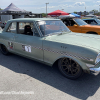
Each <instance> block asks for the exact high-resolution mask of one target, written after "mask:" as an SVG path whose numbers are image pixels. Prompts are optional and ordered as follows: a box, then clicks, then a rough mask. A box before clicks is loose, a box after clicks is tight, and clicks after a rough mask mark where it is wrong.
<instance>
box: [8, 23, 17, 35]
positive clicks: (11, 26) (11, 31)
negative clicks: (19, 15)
mask: <svg viewBox="0 0 100 100" xmlns="http://www.w3.org/2000/svg"><path fill="white" fill-rule="evenodd" d="M6 32H10V33H16V22H12V23H11V24H10V25H9V27H8V29H7V31H6Z"/></svg>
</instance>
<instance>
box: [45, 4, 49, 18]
mask: <svg viewBox="0 0 100 100" xmlns="http://www.w3.org/2000/svg"><path fill="white" fill-rule="evenodd" d="M45 4H46V18H47V4H49V3H45Z"/></svg>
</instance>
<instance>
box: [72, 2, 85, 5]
mask: <svg viewBox="0 0 100 100" xmlns="http://www.w3.org/2000/svg"><path fill="white" fill-rule="evenodd" d="M74 5H75V6H85V2H76V3H75V4H74Z"/></svg>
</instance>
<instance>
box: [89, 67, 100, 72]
mask: <svg viewBox="0 0 100 100" xmlns="http://www.w3.org/2000/svg"><path fill="white" fill-rule="evenodd" d="M89 69H90V71H92V72H94V73H96V72H100V67H98V68H89Z"/></svg>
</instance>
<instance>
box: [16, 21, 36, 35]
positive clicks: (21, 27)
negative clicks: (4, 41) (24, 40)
mask: <svg viewBox="0 0 100 100" xmlns="http://www.w3.org/2000/svg"><path fill="white" fill-rule="evenodd" d="M17 24H18V30H17V31H18V34H23V35H30V36H33V35H34V36H38V34H37V33H38V32H37V29H36V28H35V26H34V25H33V22H18V23H17Z"/></svg>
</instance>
